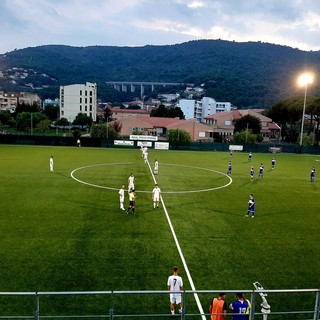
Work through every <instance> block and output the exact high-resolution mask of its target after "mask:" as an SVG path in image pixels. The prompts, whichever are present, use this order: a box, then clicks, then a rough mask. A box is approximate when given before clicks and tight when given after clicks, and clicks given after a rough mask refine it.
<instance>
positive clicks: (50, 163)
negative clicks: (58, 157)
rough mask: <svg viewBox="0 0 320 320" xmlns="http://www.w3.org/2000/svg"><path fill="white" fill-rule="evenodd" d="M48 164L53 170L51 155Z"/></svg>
mask: <svg viewBox="0 0 320 320" xmlns="http://www.w3.org/2000/svg"><path fill="white" fill-rule="evenodd" d="M49 166H50V171H52V172H53V156H51V157H50V160H49Z"/></svg>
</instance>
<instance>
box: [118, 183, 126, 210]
mask: <svg viewBox="0 0 320 320" xmlns="http://www.w3.org/2000/svg"><path fill="white" fill-rule="evenodd" d="M118 194H119V201H120V209H121V210H126V209H125V208H124V206H123V204H124V184H123V185H122V186H121V188H120V190H119V192H118Z"/></svg>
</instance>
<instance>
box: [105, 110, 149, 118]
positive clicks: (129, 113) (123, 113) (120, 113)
mask: <svg viewBox="0 0 320 320" xmlns="http://www.w3.org/2000/svg"><path fill="white" fill-rule="evenodd" d="M111 113H112V119H114V120H121V119H125V118H128V117H136V116H139V117H149V116H150V112H149V111H147V110H143V109H122V108H111Z"/></svg>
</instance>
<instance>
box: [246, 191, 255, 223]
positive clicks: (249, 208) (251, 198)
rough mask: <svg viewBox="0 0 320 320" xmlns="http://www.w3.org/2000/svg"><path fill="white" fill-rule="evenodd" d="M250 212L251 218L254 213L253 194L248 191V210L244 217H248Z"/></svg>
mask: <svg viewBox="0 0 320 320" xmlns="http://www.w3.org/2000/svg"><path fill="white" fill-rule="evenodd" d="M250 214H251V218H254V214H255V201H254V197H253V194H252V193H250V199H249V202H248V212H247V214H246V218H249V216H250Z"/></svg>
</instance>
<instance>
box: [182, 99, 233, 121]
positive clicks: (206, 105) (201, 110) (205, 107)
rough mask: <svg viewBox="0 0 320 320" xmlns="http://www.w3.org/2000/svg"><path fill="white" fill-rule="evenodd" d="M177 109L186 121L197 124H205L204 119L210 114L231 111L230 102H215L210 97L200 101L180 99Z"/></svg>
mask: <svg viewBox="0 0 320 320" xmlns="http://www.w3.org/2000/svg"><path fill="white" fill-rule="evenodd" d="M179 107H180V108H181V110H182V112H183V113H184V116H185V118H186V119H196V121H197V122H199V123H205V118H206V117H207V116H209V115H211V114H216V113H219V112H225V111H230V110H231V103H230V102H217V101H216V100H215V99H213V98H210V97H203V98H202V99H201V100H200V101H196V100H188V99H181V100H180V101H179Z"/></svg>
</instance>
